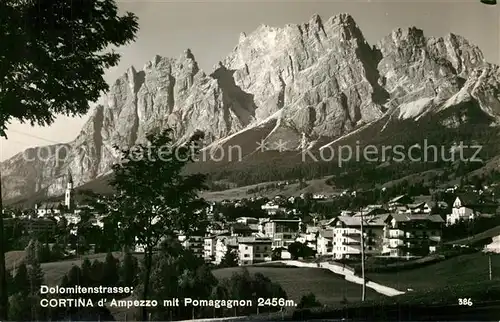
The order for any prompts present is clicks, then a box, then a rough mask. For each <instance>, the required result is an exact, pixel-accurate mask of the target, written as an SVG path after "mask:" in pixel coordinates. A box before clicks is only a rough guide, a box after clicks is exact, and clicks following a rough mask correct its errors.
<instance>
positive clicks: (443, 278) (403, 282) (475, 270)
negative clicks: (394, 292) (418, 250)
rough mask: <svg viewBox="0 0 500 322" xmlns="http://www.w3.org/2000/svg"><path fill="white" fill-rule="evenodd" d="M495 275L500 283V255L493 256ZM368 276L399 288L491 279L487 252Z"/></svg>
mask: <svg viewBox="0 0 500 322" xmlns="http://www.w3.org/2000/svg"><path fill="white" fill-rule="evenodd" d="M491 266H492V273H493V274H492V276H493V278H494V279H496V280H498V281H499V282H500V255H499V254H493V255H491ZM367 277H368V278H369V279H370V280H372V281H374V282H377V283H380V284H383V285H386V286H389V287H394V288H396V289H400V290H406V289H408V288H412V289H413V290H414V291H427V290H432V289H438V288H444V287H447V286H450V285H458V284H467V283H482V282H487V281H488V280H489V263H488V255H487V254H484V253H474V254H468V255H461V256H457V257H453V258H450V259H447V260H444V261H442V262H439V263H435V264H430V265H428V266H425V267H421V268H415V269H409V270H404V271H401V272H396V273H370V274H368V275H367Z"/></svg>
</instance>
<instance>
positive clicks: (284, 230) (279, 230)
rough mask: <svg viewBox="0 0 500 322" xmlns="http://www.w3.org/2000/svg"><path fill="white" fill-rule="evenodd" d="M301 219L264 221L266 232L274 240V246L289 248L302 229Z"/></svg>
mask: <svg viewBox="0 0 500 322" xmlns="http://www.w3.org/2000/svg"><path fill="white" fill-rule="evenodd" d="M301 227H302V221H301V220H300V218H299V219H269V220H268V221H267V222H264V223H263V230H264V234H265V235H266V236H267V237H269V238H271V239H272V241H273V248H280V247H282V248H287V247H288V246H289V245H290V244H292V243H293V242H295V239H296V238H297V236H298V234H299V233H300V231H301Z"/></svg>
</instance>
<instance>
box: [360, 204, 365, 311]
mask: <svg viewBox="0 0 500 322" xmlns="http://www.w3.org/2000/svg"><path fill="white" fill-rule="evenodd" d="M360 215H361V216H360V217H361V278H362V279H363V287H362V291H361V292H362V293H361V301H363V302H364V300H365V295H366V279H365V233H364V231H363V209H362V208H361V209H360Z"/></svg>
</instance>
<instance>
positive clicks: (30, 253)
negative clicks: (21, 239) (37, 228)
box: [25, 239, 38, 265]
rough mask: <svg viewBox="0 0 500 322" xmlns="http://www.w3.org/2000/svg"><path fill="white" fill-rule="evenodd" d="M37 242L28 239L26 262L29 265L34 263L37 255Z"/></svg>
mask: <svg viewBox="0 0 500 322" xmlns="http://www.w3.org/2000/svg"><path fill="white" fill-rule="evenodd" d="M36 244H37V241H36V240H34V239H30V241H29V243H28V246H26V249H25V251H26V262H27V263H28V264H29V265H30V264H31V263H32V262H34V261H36V258H37V256H38V254H37V245H36Z"/></svg>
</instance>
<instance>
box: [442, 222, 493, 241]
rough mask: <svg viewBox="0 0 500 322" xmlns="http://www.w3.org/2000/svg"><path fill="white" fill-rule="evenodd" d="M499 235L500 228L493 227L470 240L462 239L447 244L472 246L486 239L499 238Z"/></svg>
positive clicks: (469, 238)
mask: <svg viewBox="0 0 500 322" xmlns="http://www.w3.org/2000/svg"><path fill="white" fill-rule="evenodd" d="M498 235H500V226H496V227H493V228H491V229H488V230H486V231H483V232H482V233H479V234H475V235H473V236H471V237H468V238H462V239H459V240H454V241H450V242H447V244H453V245H472V244H475V243H477V242H481V241H484V240H485V239H491V238H493V237H495V236H498Z"/></svg>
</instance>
